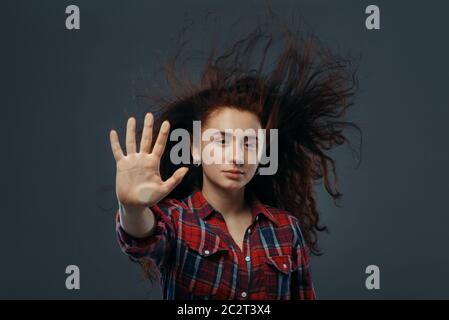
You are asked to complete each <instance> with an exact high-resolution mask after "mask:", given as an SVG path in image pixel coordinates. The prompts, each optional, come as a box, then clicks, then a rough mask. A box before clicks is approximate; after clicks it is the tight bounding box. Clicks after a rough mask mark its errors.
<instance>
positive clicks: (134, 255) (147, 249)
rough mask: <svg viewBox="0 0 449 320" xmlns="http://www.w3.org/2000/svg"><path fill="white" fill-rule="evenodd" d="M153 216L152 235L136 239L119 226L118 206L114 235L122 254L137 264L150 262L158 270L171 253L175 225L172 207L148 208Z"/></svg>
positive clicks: (160, 205) (155, 206) (120, 208)
mask: <svg viewBox="0 0 449 320" xmlns="http://www.w3.org/2000/svg"><path fill="white" fill-rule="evenodd" d="M150 209H151V211H152V212H153V214H154V216H155V224H156V225H155V229H154V230H153V232H152V234H151V235H150V236H148V237H145V238H136V237H133V236H131V235H129V234H128V233H126V231H125V230H124V229H123V228H122V226H121V224H120V211H121V210H123V208H122V206H121V205H119V209H118V210H117V214H116V234H117V240H118V243H119V245H120V248H121V250H122V252H124V253H125V254H126V255H128V257H129V258H130V259H131V260H132V261H134V262H139V263H141V264H142V263H144V262H146V261H148V260H150V261H151V262H152V263H154V264H155V265H156V266H157V267H158V268H161V267H162V265H163V264H164V263H165V262H167V259H166V258H167V257H168V256H169V255H170V253H171V248H172V246H173V243H174V240H175V224H174V222H173V213H174V212H173V210H174V207H169V206H166V205H164V204H158V205H154V206H151V207H150Z"/></svg>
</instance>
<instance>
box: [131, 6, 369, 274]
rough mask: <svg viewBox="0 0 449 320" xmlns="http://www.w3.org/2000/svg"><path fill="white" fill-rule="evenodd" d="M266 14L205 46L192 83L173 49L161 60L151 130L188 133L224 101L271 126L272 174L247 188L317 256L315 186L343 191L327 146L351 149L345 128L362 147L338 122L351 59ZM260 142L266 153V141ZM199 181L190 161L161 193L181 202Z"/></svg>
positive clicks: (351, 83) (166, 160) (353, 82)
mask: <svg viewBox="0 0 449 320" xmlns="http://www.w3.org/2000/svg"><path fill="white" fill-rule="evenodd" d="M269 18H270V19H271V20H270V22H269V23H259V24H258V25H257V27H256V28H255V29H254V30H253V31H252V32H250V33H249V34H248V35H247V36H245V37H243V38H241V39H240V40H238V41H236V42H234V43H233V44H232V45H231V46H230V47H229V48H228V49H226V50H224V51H223V52H222V53H221V54H217V53H216V52H217V51H218V50H217V47H216V45H212V47H211V49H210V52H209V54H208V55H207V57H206V59H204V64H203V67H202V70H201V71H200V78H199V80H198V81H192V80H191V79H189V78H188V77H186V74H187V72H183V73H181V72H177V61H179V59H180V57H181V56H182V54H181V53H182V50H181V49H180V50H179V51H178V52H176V54H175V55H174V56H173V58H170V59H168V61H167V62H166V63H165V65H164V67H165V69H164V70H165V76H166V79H167V83H168V85H169V88H170V90H171V92H170V94H169V95H168V96H167V95H166V96H158V95H148V94H147V95H146V97H148V98H150V99H151V102H152V103H153V110H154V108H155V107H154V105H156V106H157V107H156V108H157V110H156V111H155V112H156V122H155V129H156V130H158V128H159V127H160V125H161V123H162V121H163V120H169V121H170V124H171V129H172V130H174V129H176V128H183V129H185V130H188V131H189V132H190V133H191V134H192V122H193V121H194V120H201V121H203V122H205V121H207V117H208V115H210V113H211V112H212V111H215V110H217V109H218V108H221V107H223V106H226V107H232V108H236V109H239V110H246V111H250V112H253V113H254V114H256V115H257V116H258V117H259V119H260V121H261V124H262V127H263V128H264V129H278V138H279V139H278V160H279V162H278V171H277V173H276V174H275V175H256V176H254V178H253V179H252V180H251V182H250V183H249V184H248V185H247V190H250V191H252V192H253V193H254V194H255V195H256V196H257V197H258V198H259V199H260V200H261V201H262V202H263V203H264V204H266V205H269V206H273V207H278V208H281V209H285V210H287V211H289V212H290V213H291V214H293V215H294V216H296V217H297V218H298V219H299V221H300V225H301V230H302V233H303V235H304V238H305V241H306V243H307V245H308V247H309V248H310V250H311V252H312V253H313V254H317V255H318V254H320V249H319V247H318V231H325V230H327V227H325V226H322V225H320V216H319V213H318V210H317V203H316V194H315V190H314V186H315V185H316V184H317V183H319V182H320V181H323V182H324V187H325V189H326V191H327V192H328V193H329V194H330V196H331V197H332V198H333V200H334V203H335V204H337V200H338V199H340V198H341V196H342V194H341V193H340V192H339V191H338V188H337V184H338V180H337V173H336V162H335V160H334V159H333V158H332V157H331V156H330V155H329V151H330V150H331V149H334V148H335V147H337V146H340V145H343V144H345V143H348V145H349V146H350V141H349V139H348V138H347V136H346V135H345V132H344V131H345V130H346V129H349V128H352V129H355V130H356V131H358V132H359V133H360V149H359V150H361V130H360V128H359V127H358V126H357V125H356V124H354V123H352V122H349V121H346V120H345V115H346V112H347V109H348V108H349V107H350V106H351V105H353V97H354V94H355V93H356V91H357V89H358V80H357V68H355V67H353V62H352V60H351V59H348V58H343V57H341V56H338V55H335V54H333V53H332V52H331V50H330V49H329V48H328V47H326V46H324V45H323V44H322V43H321V41H320V40H319V39H318V37H316V36H314V35H313V34H309V35H307V36H306V35H303V34H302V33H301V32H299V31H298V30H297V31H296V32H292V31H291V30H290V29H289V27H288V26H287V24H285V23H282V22H279V21H277V20H276V19H275V18H274V15H273V14H272V12H271V11H270V16H269ZM276 27H277V28H276ZM275 30H278V31H279V32H278V33H276V32H275ZM270 54H271V55H270ZM257 55H258V56H259V57H258V58H257ZM270 66H271V67H270ZM156 132H157V131H156ZM137 135H138V138H139V139H140V138H141V135H142V130H139V131H138V133H137ZM175 143H177V142H171V141H168V142H167V146H166V152H165V153H164V156H163V157H162V159H161V176H162V178H163V179H167V178H168V177H169V176H170V175H171V174H172V173H173V172H174V171H175V170H176V169H177V168H178V166H175V165H173V164H172V163H171V161H170V157H169V153H170V152H169V150H170V149H171V147H172V146H173V145H174V144H175ZM266 143H267V151H268V152H269V149H270V145H269V141H266ZM201 180H202V171H201V167H199V168H197V167H195V166H193V165H192V166H191V167H190V170H189V172H188V174H187V175H186V177H185V178H184V180H183V181H182V182H181V183H180V184H179V185H178V186H177V187H176V188H175V189H174V190H173V191H172V192H171V193H170V194H169V195H168V196H167V197H168V198H176V199H183V198H184V197H186V196H188V195H189V194H190V193H191V192H192V191H193V190H194V189H195V188H201V183H202V181H201ZM146 270H148V269H146Z"/></svg>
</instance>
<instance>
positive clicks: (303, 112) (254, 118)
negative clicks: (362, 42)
mask: <svg viewBox="0 0 449 320" xmlns="http://www.w3.org/2000/svg"><path fill="white" fill-rule="evenodd" d="M282 39H283V40H284V42H283V44H284V45H283V46H282V47H281V52H280V54H279V55H277V56H276V58H275V59H274V62H275V63H274V68H273V69H271V70H266V69H267V64H268V62H267V61H268V58H267V57H268V52H269V49H270V48H272V44H273V43H274V42H275V41H274V38H273V35H272V34H267V33H266V32H263V31H262V29H261V28H257V29H256V31H255V32H253V33H251V34H250V35H249V36H248V37H246V38H244V39H242V40H240V41H238V42H236V43H235V44H234V45H233V46H232V47H231V49H230V50H229V51H227V52H224V53H223V54H222V55H221V56H218V57H216V56H215V55H214V52H215V51H214V49H213V50H212V51H211V54H210V56H209V57H208V59H207V62H206V64H205V67H204V69H203V71H202V73H201V80H200V81H199V83H197V84H192V83H191V82H188V81H182V80H180V79H179V78H177V77H176V76H175V74H176V73H175V72H174V65H175V64H174V62H172V64H169V65H168V67H169V68H167V76H168V77H167V78H168V79H169V81H170V84H171V85H172V86H171V87H172V89H173V91H174V92H173V96H174V97H175V98H174V99H171V100H165V101H163V100H161V101H162V102H160V106H161V110H160V112H159V113H158V116H157V117H156V119H155V118H154V117H153V114H152V113H146V115H145V117H144V125H143V130H140V131H139V132H138V139H136V119H135V118H133V117H131V118H129V120H128V123H127V129H126V155H125V154H124V152H123V150H122V148H121V146H120V144H119V139H118V135H117V132H116V131H115V130H111V131H110V142H111V147H112V151H113V154H114V157H115V160H116V162H117V176H116V192H117V198H118V202H119V210H118V212H117V216H116V221H117V234H118V241H119V244H120V246H121V248H122V250H123V251H124V252H125V253H126V254H127V255H128V256H129V257H130V258H131V260H133V261H136V262H138V263H140V264H141V265H142V266H143V267H144V270H145V274H146V275H150V274H151V272H152V271H156V273H157V276H158V278H159V280H160V284H161V285H162V289H163V297H164V299H314V298H315V297H316V296H315V290H314V286H313V283H312V277H311V271H310V264H309V254H310V253H315V254H318V253H319V249H318V246H317V231H322V230H325V229H326V228H325V227H320V226H319V215H318V212H317V208H316V202H315V192H314V184H315V182H316V181H317V180H319V179H321V178H323V179H324V185H325V188H326V190H327V191H328V192H329V194H330V195H331V196H332V197H333V198H334V200H335V199H338V198H339V197H341V194H340V193H339V192H338V191H337V190H336V189H335V188H333V186H332V183H331V179H330V177H329V174H330V170H331V169H332V172H333V174H334V176H336V167H335V162H334V160H333V159H332V158H331V157H330V156H329V155H328V154H327V151H328V150H330V149H332V148H334V147H336V146H338V145H342V144H344V143H345V142H348V141H347V139H346V137H345V135H344V134H343V129H345V128H346V127H353V128H356V129H358V127H357V126H356V125H355V124H352V123H350V122H346V121H344V120H343V119H342V117H343V115H344V114H345V111H346V109H347V108H348V107H349V106H350V105H351V104H352V102H351V101H350V100H351V97H352V96H353V94H354V92H355V91H354V88H355V87H356V80H355V79H356V77H355V72H351V70H350V68H349V66H350V61H348V60H345V59H342V58H339V57H337V56H334V55H332V54H331V53H330V51H329V50H327V49H325V48H324V47H322V46H321V45H319V43H318V40H317V39H316V38H314V37H308V38H298V37H296V36H295V35H293V34H292V33H291V32H289V31H288V29H287V28H283V29H282ZM260 44H262V49H263V50H261V51H258V52H260V53H261V58H260V59H259V60H258V61H259V64H258V66H257V68H254V67H253V65H252V63H254V61H255V60H256V59H255V58H254V57H253V52H254V51H256V50H255V49H256V48H257V46H258V45H260ZM193 121H201V133H204V132H205V131H206V130H208V129H214V130H215V134H214V135H212V136H211V137H210V138H211V139H207V141H202V142H201V150H205V149H206V148H208V150H213V152H219V151H220V152H222V154H223V155H224V157H223V158H224V161H222V162H220V163H210V162H207V163H206V162H205V161H204V158H203V157H204V154H203V153H202V152H201V151H200V150H199V149H198V147H195V146H193V147H191V149H190V150H191V151H192V152H191V155H190V160H191V162H192V163H193V165H188V166H183V165H182V164H181V165H177V164H174V163H173V161H171V158H170V150H171V148H172V147H173V146H174V144H175V141H171V140H169V139H168V137H169V134H170V128H171V129H172V130H173V129H184V130H187V132H189V134H190V137H191V138H193V134H194V131H193V129H192V128H193ZM153 127H154V128H155V129H158V131H159V134H158V136H157V139H152V137H153ZM237 129H240V130H243V131H245V130H250V131H251V130H253V132H257V131H258V130H259V129H267V130H269V129H277V130H278V139H277V141H276V140H273V141H272V140H270V139H268V137H269V134H268V131H267V135H266V137H267V139H265V141H263V143H265V145H266V149H267V153H269V152H270V151H273V152H274V151H275V150H276V151H277V166H278V167H277V171H276V172H275V173H274V174H271V175H262V174H257V172H258V170H259V169H260V168H259V167H261V166H262V165H261V164H260V163H259V162H257V161H256V163H254V162H252V161H249V158H250V156H251V152H254V150H255V149H257V148H258V145H257V137H255V136H243V137H242V136H239V135H235V134H232V133H229V132H236V130H237ZM139 140H140V141H139ZM138 143H139V145H140V148H139V150H138V149H137V144H138ZM274 144H276V145H274ZM166 149H168V150H166ZM164 150H165V152H164ZM258 159H259V158H258ZM329 165H331V168H329ZM335 182H336V179H335Z"/></svg>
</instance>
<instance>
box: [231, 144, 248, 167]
mask: <svg viewBox="0 0 449 320" xmlns="http://www.w3.org/2000/svg"><path fill="white" fill-rule="evenodd" d="M232 163H234V164H244V163H245V157H244V151H243V144H241V143H239V142H234V148H233V154H232Z"/></svg>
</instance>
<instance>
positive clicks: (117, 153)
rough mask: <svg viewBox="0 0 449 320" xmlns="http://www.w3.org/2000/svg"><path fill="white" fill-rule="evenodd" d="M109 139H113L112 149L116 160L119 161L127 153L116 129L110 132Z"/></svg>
mask: <svg viewBox="0 0 449 320" xmlns="http://www.w3.org/2000/svg"><path fill="white" fill-rule="evenodd" d="M109 140H110V141H111V149H112V153H113V154H114V158H115V161H119V160H120V159H121V158H123V157H124V156H125V155H124V154H123V151H122V148H121V147H120V141H119V139H118V135H117V132H116V131H115V130H111V131H110V132H109Z"/></svg>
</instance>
